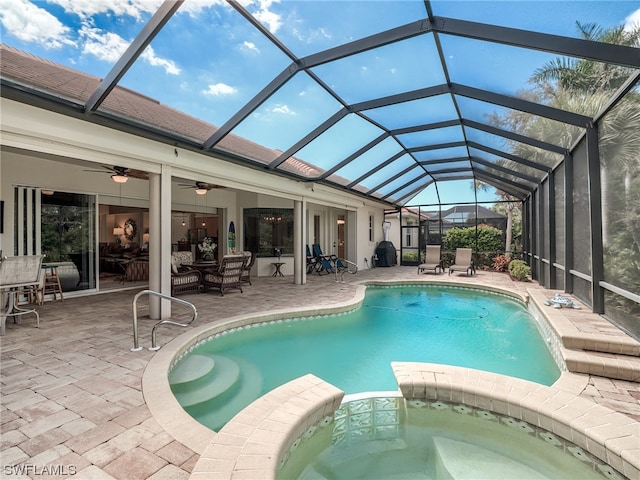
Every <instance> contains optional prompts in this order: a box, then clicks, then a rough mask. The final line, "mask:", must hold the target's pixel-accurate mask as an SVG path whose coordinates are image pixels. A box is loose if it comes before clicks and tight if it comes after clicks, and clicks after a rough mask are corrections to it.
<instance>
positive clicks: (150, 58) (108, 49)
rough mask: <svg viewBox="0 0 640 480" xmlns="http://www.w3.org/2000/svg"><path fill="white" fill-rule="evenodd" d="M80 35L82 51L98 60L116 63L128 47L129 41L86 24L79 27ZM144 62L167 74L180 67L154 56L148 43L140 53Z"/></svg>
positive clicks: (170, 61)
mask: <svg viewBox="0 0 640 480" xmlns="http://www.w3.org/2000/svg"><path fill="white" fill-rule="evenodd" d="M79 33H80V36H81V37H82V38H83V39H85V42H84V47H83V49H82V53H85V54H89V55H93V56H94V57H96V58H98V59H99V60H102V61H105V62H109V63H116V62H117V61H118V59H119V58H120V57H121V56H122V54H123V53H124V52H125V51H126V49H127V48H128V47H129V42H128V41H126V40H125V39H124V38H122V37H121V36H120V35H117V34H115V33H112V32H105V31H103V30H100V29H98V28H91V27H89V26H87V25H85V26H83V27H82V28H81V29H80V32H79ZM140 58H142V59H143V60H144V61H145V62H147V63H148V64H149V65H151V66H152V67H162V68H163V69H164V71H165V73H167V74H168V75H178V74H180V69H179V68H178V67H177V66H176V64H175V62H173V61H172V60H167V59H165V58H161V57H158V56H156V54H155V52H154V50H153V48H152V47H151V46H150V45H149V46H147V48H145V50H144V51H143V52H142V54H141V55H140Z"/></svg>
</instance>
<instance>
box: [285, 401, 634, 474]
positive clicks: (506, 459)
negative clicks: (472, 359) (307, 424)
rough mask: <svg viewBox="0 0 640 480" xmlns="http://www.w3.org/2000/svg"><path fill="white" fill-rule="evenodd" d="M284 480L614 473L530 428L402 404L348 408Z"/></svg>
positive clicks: (450, 407) (310, 443) (469, 411)
mask: <svg viewBox="0 0 640 480" xmlns="http://www.w3.org/2000/svg"><path fill="white" fill-rule="evenodd" d="M285 458H286V460H285V462H284V463H283V464H282V465H281V468H280V471H279V474H278V478H279V479H280V480H284V479H311V478H314V479H320V478H325V479H328V478H331V479H335V480H340V479H345V480H346V479H349V480H352V479H356V478H362V479H365V478H366V479H378V478H379V479H390V478H398V479H400V478H403V479H405V478H411V479H418V478H421V479H465V478H481V479H492V480H499V479H509V480H511V479H514V478H517V479H519V480H525V479H557V478H572V479H581V480H588V479H602V478H605V477H606V478H609V479H610V480H613V479H619V480H622V478H623V477H622V476H620V475H619V474H618V473H617V472H616V471H615V470H613V469H612V468H611V467H610V466H609V465H606V464H603V463H602V462H601V461H600V460H598V459H596V458H595V457H593V456H591V455H589V454H588V453H586V452H585V451H584V450H582V449H581V448H579V447H577V446H576V445H574V444H571V443H569V442H566V441H565V440H563V439H562V438H560V437H558V436H556V435H554V434H552V433H550V432H547V431H545V430H542V429H539V428H537V427H535V426H533V425H530V424H528V423H526V422H522V421H520V420H516V419H514V418H512V417H506V416H503V415H499V414H496V413H493V412H489V411H486V410H482V409H475V408H471V407H468V406H465V405H456V404H449V403H444V402H439V401H438V402H435V401H434V402H423V401H418V400H413V401H409V402H406V403H405V400H404V399H402V398H366V399H360V400H356V401H352V402H345V404H343V405H342V406H341V408H340V409H339V410H338V411H337V412H336V414H335V421H334V423H333V424H332V427H331V426H328V427H321V426H320V427H316V428H315V429H312V430H310V431H309V432H307V433H305V435H303V437H302V438H301V439H299V440H298V441H297V442H294V445H293V446H292V448H291V449H290V451H289V452H288V454H287V455H286V457H285Z"/></svg>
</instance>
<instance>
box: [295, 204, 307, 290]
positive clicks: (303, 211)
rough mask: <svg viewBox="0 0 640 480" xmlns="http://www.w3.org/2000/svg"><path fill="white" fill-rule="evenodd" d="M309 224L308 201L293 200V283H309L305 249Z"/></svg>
mask: <svg viewBox="0 0 640 480" xmlns="http://www.w3.org/2000/svg"><path fill="white" fill-rule="evenodd" d="M306 225H307V202H306V201H305V200H302V201H300V200H296V201H294V202H293V283H294V284H296V285H304V284H305V283H307V255H306V251H305V245H306V243H307V241H306V234H305V232H306Z"/></svg>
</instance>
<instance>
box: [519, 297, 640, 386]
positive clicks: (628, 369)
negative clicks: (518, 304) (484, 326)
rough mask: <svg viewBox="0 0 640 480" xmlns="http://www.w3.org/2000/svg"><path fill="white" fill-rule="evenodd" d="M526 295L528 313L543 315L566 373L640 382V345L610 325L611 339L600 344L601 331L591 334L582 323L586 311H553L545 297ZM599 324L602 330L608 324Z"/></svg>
mask: <svg viewBox="0 0 640 480" xmlns="http://www.w3.org/2000/svg"><path fill="white" fill-rule="evenodd" d="M528 293H529V303H530V309H534V311H535V310H537V311H538V312H540V314H542V315H544V317H545V319H546V323H547V325H549V328H550V329H551V330H552V331H553V334H554V335H555V337H556V338H557V339H558V341H559V342H560V344H561V345H560V348H561V349H562V352H561V353H562V357H563V358H564V362H565V364H566V367H567V370H568V371H570V372H573V373H582V374H589V375H597V376H601V377H607V378H615V379H619V380H627V381H630V382H640V342H638V341H637V340H635V339H634V338H632V337H630V336H628V335H626V334H625V333H624V332H622V331H620V330H618V329H617V328H615V327H614V326H611V325H610V326H609V328H607V330H609V331H610V332H611V338H610V339H608V340H603V335H602V330H604V328H602V329H600V330H599V331H598V332H596V331H591V330H593V327H592V326H591V325H590V324H589V323H585V322H584V321H582V319H581V317H582V316H583V315H584V314H585V310H586V307H583V309H580V310H574V309H566V308H553V307H549V306H546V305H545V304H544V301H545V300H546V299H547V296H548V294H545V293H544V292H541V291H539V290H535V289H529V290H528ZM576 303H579V302H578V301H577V300H576ZM602 323H603V325H604V326H605V327H606V324H608V322H607V321H606V320H604V319H603V320H602Z"/></svg>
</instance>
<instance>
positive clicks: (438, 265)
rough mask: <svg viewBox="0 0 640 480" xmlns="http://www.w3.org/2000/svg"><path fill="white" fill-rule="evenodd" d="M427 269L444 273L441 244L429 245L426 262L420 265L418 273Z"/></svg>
mask: <svg viewBox="0 0 640 480" xmlns="http://www.w3.org/2000/svg"><path fill="white" fill-rule="evenodd" d="M425 271H427V272H431V271H433V273H434V274H435V273H442V260H441V259H440V245H427V248H426V253H425V259H424V263H422V264H420V265H418V273H424V272H425Z"/></svg>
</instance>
